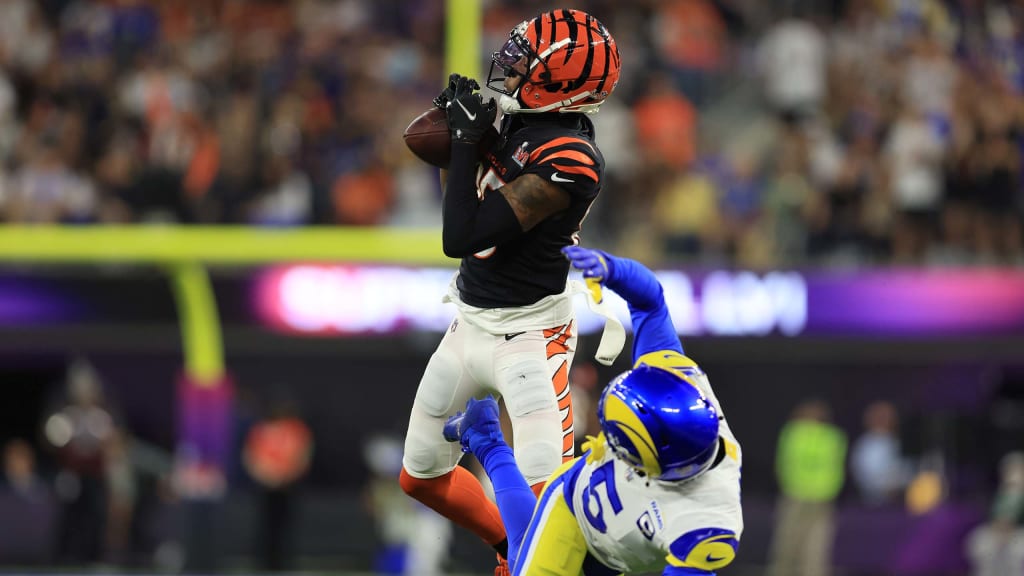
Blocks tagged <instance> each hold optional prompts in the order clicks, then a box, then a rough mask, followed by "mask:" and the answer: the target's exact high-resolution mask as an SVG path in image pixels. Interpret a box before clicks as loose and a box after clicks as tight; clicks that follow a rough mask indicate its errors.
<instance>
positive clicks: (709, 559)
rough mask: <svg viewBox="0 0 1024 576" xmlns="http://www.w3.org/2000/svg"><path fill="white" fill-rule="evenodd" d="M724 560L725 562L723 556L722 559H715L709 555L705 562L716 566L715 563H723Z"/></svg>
mask: <svg viewBox="0 0 1024 576" xmlns="http://www.w3.org/2000/svg"><path fill="white" fill-rule="evenodd" d="M722 560H725V556H722V557H721V558H715V557H714V556H712V555H711V554H708V555H707V557H706V558H704V561H705V562H707V563H708V564H714V563H715V562H721V561H722Z"/></svg>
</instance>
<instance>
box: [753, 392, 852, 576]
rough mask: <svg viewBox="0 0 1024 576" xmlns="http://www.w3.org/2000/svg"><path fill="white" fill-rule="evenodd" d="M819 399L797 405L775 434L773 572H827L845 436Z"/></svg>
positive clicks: (800, 575)
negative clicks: (776, 484) (776, 487)
mask: <svg viewBox="0 0 1024 576" xmlns="http://www.w3.org/2000/svg"><path fill="white" fill-rule="evenodd" d="M829 419H830V410H829V407H828V406H827V405H826V404H825V403H824V402H822V401H820V400H809V401H807V402H804V403H803V404H801V405H799V406H797V408H796V409H795V410H794V412H793V417H792V419H791V420H790V421H789V422H788V423H787V424H786V425H785V426H784V427H783V429H782V432H781V433H780V434H779V443H778V449H777V451H776V454H775V471H776V474H777V476H778V481H779V488H780V490H781V496H780V498H779V503H778V506H777V508H776V512H775V532H774V534H773V536H772V549H771V558H770V561H771V566H770V568H769V571H768V573H769V574H771V575H772V576H828V574H830V573H831V566H832V540H833V538H834V536H835V529H836V527H835V500H836V497H837V496H838V495H839V490H840V489H842V487H843V480H844V471H845V469H846V435H845V434H844V433H843V431H842V430H840V429H839V428H837V427H836V426H835V425H833V424H832V423H830V421H829Z"/></svg>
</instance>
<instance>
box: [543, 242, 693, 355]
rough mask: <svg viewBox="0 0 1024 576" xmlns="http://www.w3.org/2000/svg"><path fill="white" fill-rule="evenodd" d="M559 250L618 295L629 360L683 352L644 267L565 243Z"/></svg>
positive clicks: (657, 288) (660, 294)
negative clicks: (628, 335)
mask: <svg viewBox="0 0 1024 576" xmlns="http://www.w3.org/2000/svg"><path fill="white" fill-rule="evenodd" d="M562 253H564V254H565V256H566V257H567V258H568V259H569V262H570V263H572V265H573V267H575V268H578V269H580V270H582V271H583V276H584V278H593V279H596V280H597V281H599V282H600V283H601V284H603V285H604V286H606V287H608V288H610V289H612V290H614V291H615V293H616V294H618V295H619V296H622V297H623V299H625V300H626V303H627V304H628V305H629V315H630V318H631V319H632V321H633V359H634V360H637V359H639V358H640V357H641V356H643V355H645V354H649V353H652V352H659V351H662V350H664V351H673V352H678V353H679V354H682V353H683V345H682V344H681V343H680V342H679V336H678V335H677V334H676V329H675V326H674V325H673V324H672V317H671V316H670V315H669V313H668V306H667V305H666V304H665V296H664V293H663V291H662V288H661V283H660V282H658V279H657V278H656V277H655V276H654V273H653V272H651V271H650V270H649V269H648V268H647V267H646V266H644V265H643V264H641V263H639V262H637V261H635V260H630V259H629V258H619V257H617V256H612V255H611V254H608V253H607V252H602V251H600V250H591V249H588V248H582V247H580V246H566V247H565V248H563V249H562Z"/></svg>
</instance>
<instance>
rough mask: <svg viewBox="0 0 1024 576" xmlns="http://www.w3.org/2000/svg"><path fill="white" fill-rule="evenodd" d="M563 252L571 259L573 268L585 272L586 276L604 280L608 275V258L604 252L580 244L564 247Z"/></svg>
mask: <svg viewBox="0 0 1024 576" xmlns="http://www.w3.org/2000/svg"><path fill="white" fill-rule="evenodd" d="M562 254H565V257H566V258H568V259H569V263H570V264H572V267H573V268H577V269H579V270H581V271H582V272H583V277H584V278H593V279H595V280H598V281H603V280H604V279H605V278H607V277H608V272H609V269H608V259H607V258H606V257H605V254H604V252H601V251H600V250H591V249H589V248H582V247H580V246H566V247H565V248H562Z"/></svg>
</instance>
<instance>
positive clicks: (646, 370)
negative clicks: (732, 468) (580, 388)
mask: <svg viewBox="0 0 1024 576" xmlns="http://www.w3.org/2000/svg"><path fill="white" fill-rule="evenodd" d="M597 414H598V419H599V420H600V422H601V430H602V431H603V432H604V435H605V438H607V440H608V444H609V446H611V448H612V450H613V451H614V452H615V454H616V456H618V457H619V458H621V459H622V460H624V461H625V462H626V463H628V464H629V465H630V466H632V467H633V468H635V469H636V470H638V471H639V472H641V473H643V474H644V475H645V476H647V477H649V478H652V479H656V480H664V481H669V482H675V481H680V480H687V479H690V478H693V477H694V476H697V475H698V474H700V473H701V472H703V471H704V470H707V469H708V468H709V467H710V466H711V463H712V462H713V461H714V458H715V456H716V454H717V451H718V444H719V440H718V420H719V417H718V410H717V409H715V407H714V405H713V404H712V403H711V402H710V401H709V400H708V399H707V398H706V397H705V396H704V394H703V393H701V391H700V390H699V389H697V387H696V386H694V385H693V384H691V383H689V382H687V381H686V380H684V379H683V378H682V377H681V376H679V375H677V374H674V373H672V372H669V371H668V370H665V369H662V368H655V367H652V366H645V365H641V366H638V367H636V368H634V369H632V370H629V371H627V372H623V373H622V374H620V375H619V376H618V377H616V378H615V380H612V382H611V383H610V384H608V386H607V387H606V388H605V389H604V392H603V393H602V394H601V400H600V402H599V403H598V406H597Z"/></svg>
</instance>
